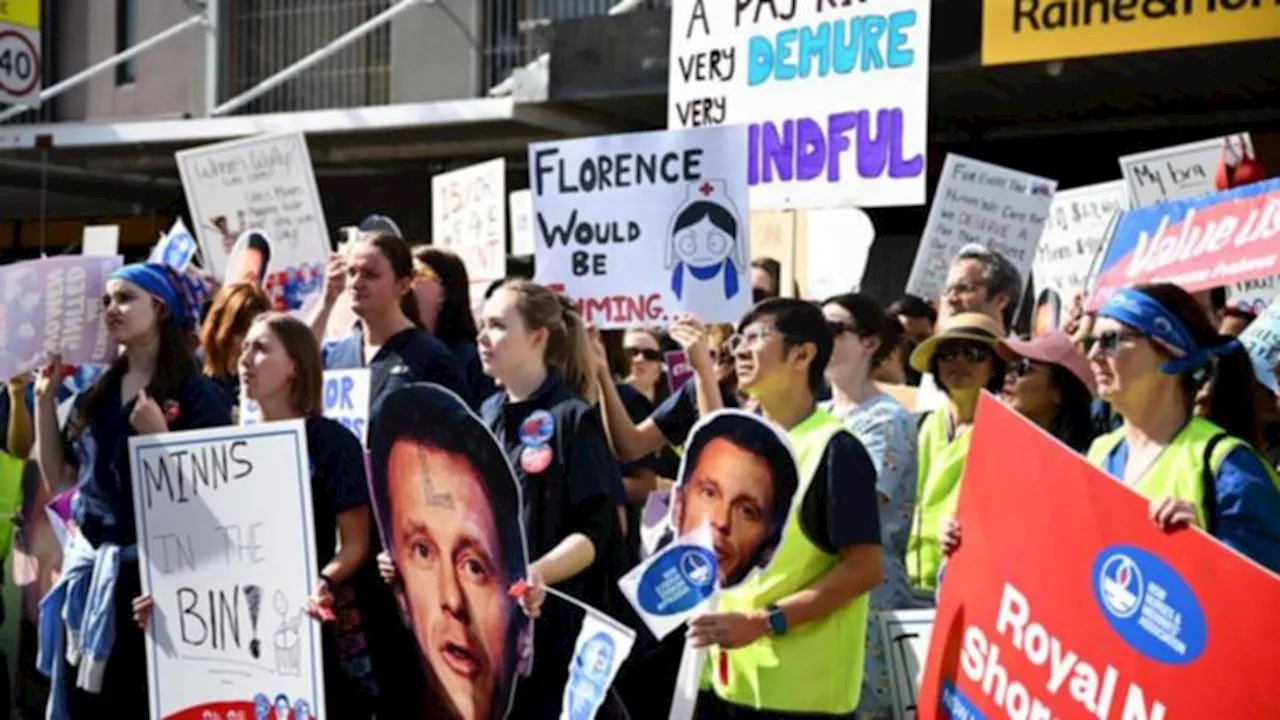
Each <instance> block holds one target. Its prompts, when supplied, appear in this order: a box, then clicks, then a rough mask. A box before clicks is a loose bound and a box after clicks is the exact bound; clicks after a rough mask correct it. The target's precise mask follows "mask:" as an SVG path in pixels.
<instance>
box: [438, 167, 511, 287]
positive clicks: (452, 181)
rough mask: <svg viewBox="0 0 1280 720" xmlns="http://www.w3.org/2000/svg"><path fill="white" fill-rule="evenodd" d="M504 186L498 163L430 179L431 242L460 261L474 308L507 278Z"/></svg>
mask: <svg viewBox="0 0 1280 720" xmlns="http://www.w3.org/2000/svg"><path fill="white" fill-rule="evenodd" d="M506 185H507V161H506V160H503V159H501V158H499V159H497V160H490V161H488V162H483V163H480V164H478V165H471V166H469V167H464V168H461V169H459V170H454V171H452V172H447V173H440V174H438V175H436V176H434V177H432V178H431V237H432V243H433V244H434V245H437V246H439V247H442V248H445V249H447V250H450V251H452V252H454V253H456V254H457V255H458V257H460V258H462V262H463V264H464V265H466V266H467V278H468V280H470V281H471V302H472V303H473V304H478V303H480V302H483V300H484V291H485V289H486V288H487V287H488V286H489V285H490V284H491V283H493V281H495V280H498V279H501V278H503V277H505V276H506V274H507V192H506Z"/></svg>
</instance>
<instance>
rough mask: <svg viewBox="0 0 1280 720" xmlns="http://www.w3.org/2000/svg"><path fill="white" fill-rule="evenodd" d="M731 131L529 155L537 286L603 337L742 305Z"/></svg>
mask: <svg viewBox="0 0 1280 720" xmlns="http://www.w3.org/2000/svg"><path fill="white" fill-rule="evenodd" d="M745 136H746V128H744V127H741V126H732V127H716V128H704V129H700V130H682V131H676V132H667V131H655V132H642V133H629V134H623V135H604V136H599V137H589V138H582V139H579V140H566V141H562V142H548V143H537V144H533V145H530V146H529V181H530V182H529V184H530V186H531V188H532V190H533V209H534V251H535V255H534V257H535V260H534V266H535V267H536V269H537V280H538V282H539V283H542V284H543V285H547V286H549V287H552V288H553V289H556V290H559V291H561V292H564V293H565V294H567V295H568V296H569V297H571V298H573V300H574V301H575V302H576V303H577V304H578V306H579V308H580V312H582V314H583V317H584V318H585V319H586V320H587V322H591V323H595V324H596V326H598V327H599V328H601V329H603V330H609V329H614V328H628V327H650V326H654V325H665V324H666V323H667V322H668V321H669V320H670V319H671V318H672V317H674V316H675V315H678V314H681V313H691V314H693V315H696V316H698V317H699V318H701V319H702V320H703V321H704V322H708V323H720V322H737V320H738V318H740V317H741V316H742V314H743V313H744V312H746V311H747V308H748V307H749V306H750V304H751V275H750V272H751V269H750V259H749V258H750V255H749V252H750V247H749V241H748V238H747V223H748V218H747V182H746V181H747V172H746V157H745V156H744V155H743V153H742V147H743V145H744V143H745V142H746V140H745Z"/></svg>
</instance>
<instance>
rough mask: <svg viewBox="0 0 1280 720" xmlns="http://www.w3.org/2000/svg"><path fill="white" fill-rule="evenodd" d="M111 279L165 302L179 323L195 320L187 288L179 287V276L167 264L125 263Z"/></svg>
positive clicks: (183, 323) (184, 323) (112, 274)
mask: <svg viewBox="0 0 1280 720" xmlns="http://www.w3.org/2000/svg"><path fill="white" fill-rule="evenodd" d="M111 279H112V280H124V281H125V282H130V283H133V284H134V285H137V286H138V287H140V288H142V289H143V290H145V291H147V293H148V294H150V295H151V296H152V297H154V298H156V299H157V300H159V301H160V302H162V303H164V304H165V307H167V308H168V309H169V314H170V315H172V316H173V319H174V320H175V321H176V322H177V323H178V324H179V325H186V324H188V323H189V322H192V321H194V320H195V315H194V313H192V312H191V306H190V303H189V302H188V297H187V294H186V292H185V289H184V288H180V287H179V283H178V278H177V277H176V276H175V275H174V272H173V271H172V270H170V269H169V268H168V267H167V266H165V265H159V264H157V263H134V264H133V265H125V266H124V267H122V268H120V269H119V270H116V271H115V272H113V273H111Z"/></svg>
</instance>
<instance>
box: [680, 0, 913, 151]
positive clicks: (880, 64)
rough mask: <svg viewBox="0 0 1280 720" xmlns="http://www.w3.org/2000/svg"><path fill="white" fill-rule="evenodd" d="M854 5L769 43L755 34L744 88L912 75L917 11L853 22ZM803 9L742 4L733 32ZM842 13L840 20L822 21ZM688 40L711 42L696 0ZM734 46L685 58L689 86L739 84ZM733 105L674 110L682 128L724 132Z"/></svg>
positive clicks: (693, 104) (704, 101)
mask: <svg viewBox="0 0 1280 720" xmlns="http://www.w3.org/2000/svg"><path fill="white" fill-rule="evenodd" d="M852 6H853V3H851V2H846V3H834V2H822V1H819V2H817V3H816V6H815V8H816V10H815V11H816V15H817V17H816V18H815V21H814V22H812V23H808V24H803V25H800V26H799V27H789V28H786V29H783V30H780V31H778V32H775V33H771V34H768V35H765V34H756V35H752V36H751V37H750V38H748V39H747V42H746V47H745V60H746V80H747V82H746V85H747V87H751V88H754V87H758V86H762V85H765V84H767V83H770V82H790V81H795V80H805V79H808V78H811V77H817V78H826V77H829V76H833V75H834V76H841V75H852V74H854V73H862V74H869V73H875V72H878V71H883V70H895V69H900V68H908V67H911V66H912V65H913V64H914V63H915V60H916V53H915V50H914V49H913V48H912V47H911V40H912V38H911V36H910V35H909V32H908V31H909V30H910V29H911V28H912V27H915V26H916V22H917V16H916V12H915V11H914V10H903V11H899V12H894V13H889V14H887V15H886V14H876V13H871V14H866V15H853V16H851V15H849V14H848V12H847V11H844V12H841V11H842V10H844V8H848V7H852ZM798 9H799V6H798V5H797V4H796V3H795V2H791V3H789V4H788V3H786V2H781V3H773V2H759V3H756V2H738V3H737V9H736V13H735V17H734V24H735V27H741V26H742V25H743V23H744V22H750V23H752V24H755V23H759V22H761V21H782V22H790V21H792V20H794V19H795V17H796V14H797V12H798ZM823 12H827V13H828V17H831V16H832V15H834V14H835V13H841V17H832V18H831V19H823V16H822V13H823ZM684 34H685V40H691V39H693V38H695V37H697V36H699V35H700V36H702V37H708V36H712V35H713V34H714V32H713V28H712V27H711V23H710V20H709V18H708V17H707V13H706V8H705V4H704V2H703V0H699V1H698V2H697V3H695V5H694V7H693V12H692V13H690V16H689V20H688V22H687V23H685V24H684ZM739 50H740V48H738V47H735V46H734V45H732V44H725V45H723V46H721V47H715V48H710V49H703V50H698V51H694V52H686V53H683V54H680V55H679V56H678V57H677V58H676V60H675V62H676V66H677V68H678V69H679V71H680V76H681V78H682V79H683V81H684V82H685V83H686V84H702V83H720V84H727V83H730V82H732V81H733V80H734V78H735V77H736V75H737V72H738V70H739V64H738V61H739V59H740V58H742V57H743V56H742V55H741V54H740V52H739ZM728 103H729V100H728V97H727V96H726V95H711V96H708V97H703V98H695V99H690V100H684V101H680V102H678V103H676V113H677V115H678V117H679V120H680V125H681V126H682V127H700V126H703V125H720V124H723V123H725V122H726V121H727V120H728Z"/></svg>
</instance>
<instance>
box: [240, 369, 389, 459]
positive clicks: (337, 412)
mask: <svg viewBox="0 0 1280 720" xmlns="http://www.w3.org/2000/svg"><path fill="white" fill-rule="evenodd" d="M369 377H370V376H369V368H356V369H352V370H325V371H324V389H323V391H322V392H321V395H320V397H321V399H322V400H323V401H324V416H325V417H327V418H329V419H330V420H333V421H334V422H337V423H340V424H341V425H342V426H343V427H345V428H346V429H348V430H350V431H351V432H353V433H355V436H356V437H358V438H360V447H368V442H369ZM260 422H262V408H260V407H258V403H256V402H254V401H252V400H250V399H249V398H247V397H245V395H244V387H243V386H241V388H240V424H241V425H256V424H258V423H260Z"/></svg>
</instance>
